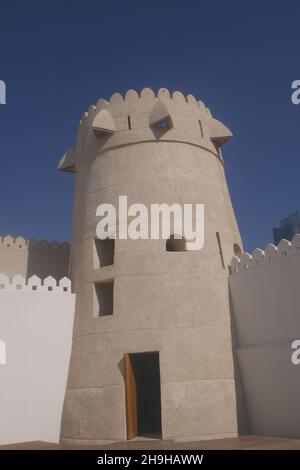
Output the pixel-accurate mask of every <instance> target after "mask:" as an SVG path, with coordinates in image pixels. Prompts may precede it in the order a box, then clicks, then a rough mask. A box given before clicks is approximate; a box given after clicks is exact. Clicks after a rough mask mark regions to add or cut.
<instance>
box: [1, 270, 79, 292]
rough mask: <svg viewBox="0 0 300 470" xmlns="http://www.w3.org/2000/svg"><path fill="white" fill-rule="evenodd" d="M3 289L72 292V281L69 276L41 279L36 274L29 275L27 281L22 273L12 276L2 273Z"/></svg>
mask: <svg viewBox="0 0 300 470" xmlns="http://www.w3.org/2000/svg"><path fill="white" fill-rule="evenodd" d="M2 291H18V292H49V293H51V292H61V293H71V281H70V279H69V278H67V277H63V278H62V279H60V280H59V281H57V280H56V279H54V277H52V276H48V277H46V278H45V279H41V278H40V277H38V276H36V275H33V276H31V277H29V278H28V279H27V281H26V279H25V277H24V276H22V275H21V274H17V275H16V276H13V277H12V278H11V277H9V276H7V275H6V274H4V273H0V292H2Z"/></svg>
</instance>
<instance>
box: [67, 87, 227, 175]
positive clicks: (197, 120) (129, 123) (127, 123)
mask: <svg viewBox="0 0 300 470" xmlns="http://www.w3.org/2000/svg"><path fill="white" fill-rule="evenodd" d="M231 137H232V133H231V132H230V130H229V129H228V128H227V127H226V126H224V125H223V124H222V123H221V122H220V121H218V120H216V119H214V118H213V116H212V115H211V113H210V111H209V109H208V108H207V107H206V106H205V104H204V103H203V102H202V101H198V100H197V99H196V98H195V97H194V96H193V95H190V94H189V95H187V96H184V95H183V94H182V93H181V92H179V91H175V92H174V93H172V94H171V93H170V92H169V90H167V89H166V88H161V89H160V90H159V91H158V92H157V93H154V91H153V90H151V89H150V88H144V89H143V90H142V91H141V93H140V94H138V93H137V92H136V91H135V90H128V91H127V93H126V94H125V96H124V97H123V96H122V95H121V94H120V93H114V94H113V95H112V96H111V97H110V99H109V101H106V100H105V99H103V98H101V99H100V100H99V101H98V102H97V104H96V105H93V106H90V108H89V110H88V111H87V112H85V113H84V114H83V116H82V119H81V121H80V126H79V131H78V136H77V142H76V145H75V147H74V148H72V149H70V150H68V151H67V152H66V153H65V154H64V156H63V157H62V158H61V160H60V163H59V169H60V170H62V171H69V172H75V171H76V170H77V167H78V165H79V164H80V163H81V162H82V161H86V155H89V157H91V158H92V156H93V155H98V154H99V152H101V153H103V152H104V151H107V150H109V149H112V148H117V147H120V146H124V145H130V144H135V143H140V142H155V141H172V142H182V143H189V144H192V145H196V146H199V147H201V148H205V149H206V150H208V151H210V152H211V153H213V154H215V155H216V156H217V157H218V158H219V159H220V160H221V161H222V158H221V155H220V152H219V147H220V146H221V145H223V144H224V143H226V142H227V141H228V140H229V139H230V138H231Z"/></svg>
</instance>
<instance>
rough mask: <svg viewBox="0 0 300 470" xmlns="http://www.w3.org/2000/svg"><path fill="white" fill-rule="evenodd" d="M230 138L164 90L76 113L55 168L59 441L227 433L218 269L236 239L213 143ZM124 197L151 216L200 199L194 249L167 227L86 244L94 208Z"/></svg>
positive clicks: (228, 391)
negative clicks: (64, 282) (68, 223)
mask: <svg viewBox="0 0 300 470" xmlns="http://www.w3.org/2000/svg"><path fill="white" fill-rule="evenodd" d="M231 136H232V134H231V132H230V131H229V130H228V129H227V128H226V127H225V126H224V125H223V124H222V123H220V122H219V121H217V120H216V119H214V118H213V117H212V116H211V114H210V112H209V110H208V109H207V108H206V107H205V105H204V104H203V103H202V102H201V101H197V100H196V99H195V98H194V97H193V96H192V95H188V96H187V97H184V96H183V95H182V94H181V93H180V92H178V91H176V92H175V93H173V95H172V96H170V94H169V92H168V90H166V89H161V90H159V92H158V93H157V94H154V93H153V91H152V90H150V89H149V88H145V89H144V90H143V91H142V92H141V94H140V95H138V94H137V93H136V92H135V91H133V90H130V91H128V92H127V93H126V96H125V98H123V97H122V96H121V95H120V94H119V93H116V94H114V95H113V96H112V97H111V98H110V100H109V102H107V101H105V100H103V99H101V100H100V101H99V102H98V103H97V105H96V106H92V107H91V108H90V109H89V111H88V113H85V114H84V116H83V118H82V121H81V124H80V128H79V132H78V138H77V142H76V146H75V147H74V148H73V149H71V150H69V151H68V152H67V153H66V154H65V155H64V157H63V158H62V159H61V162H60V164H59V169H60V170H63V171H71V172H74V173H75V177H76V189H75V202H74V214H73V239H72V252H71V275H72V282H73V289H74V291H75V293H76V313H75V325H74V337H73V348H72V355H71V363H70V370H69V379H68V386H67V392H66V397H65V404H64V410H63V419H62V431H61V438H62V439H63V440H70V441H71V440H72V441H73V442H74V441H82V442H87V441H93V442H97V441H98V442H100V441H105V440H124V439H127V438H132V437H134V436H135V435H149V434H151V435H161V436H162V437H163V438H165V439H172V438H178V439H195V438H205V437H210V438H212V437H217V436H218V437H219V436H230V435H231V436H234V435H236V433H237V417H236V396H235V378H234V369H233V358H232V342H231V326H230V310H229V295H228V265H229V264H230V261H231V259H232V256H233V255H234V249H235V250H236V249H237V248H236V247H237V246H239V247H241V240H240V235H239V231H238V227H237V223H236V220H235V216H234V212H233V209H232V205H231V201H230V195H229V191H228V188H227V184H226V179H225V174H224V162H223V159H222V155H221V150H220V147H221V146H222V145H223V144H224V143H226V142H227V141H228V140H229V139H230V137H231ZM121 195H122V196H127V199H128V205H130V204H135V203H141V204H144V205H145V206H146V207H147V208H149V212H150V205H151V204H163V203H166V204H169V205H171V204H174V203H177V204H181V205H183V204H193V205H195V204H199V203H200V204H204V211H205V212H204V214H205V215H204V221H205V226H204V246H203V248H202V249H201V250H189V249H187V245H186V244H185V243H184V240H176V238H174V236H173V235H174V234H173V233H170V236H169V239H168V240H167V241H166V240H165V239H162V238H161V239H157V240H153V239H137V240H132V239H119V238H118V237H117V238H116V239H115V240H111V239H106V240H99V239H97V236H96V226H97V223H98V222H99V216H97V215H96V211H97V207H98V206H99V204H101V203H110V204H112V205H113V206H114V207H116V208H118V204H119V202H118V201H119V196H121ZM119 223H120V220H119V219H118V218H117V227H118V224H119ZM171 232H172V231H171ZM234 247H235V248H234Z"/></svg>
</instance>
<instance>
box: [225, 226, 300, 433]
mask: <svg viewBox="0 0 300 470" xmlns="http://www.w3.org/2000/svg"><path fill="white" fill-rule="evenodd" d="M231 267H232V275H231V276H230V291H231V298H232V306H233V313H234V321H235V326H236V330H237V339H238V351H237V352H238V361H239V366H240V371H241V376H242V380H243V386H244V390H245V394H246V400H247V406H248V412H249V418H250V423H251V427H252V432H253V433H254V434H261V435H269V436H270V435H271V436H272V435H273V436H285V437H297V438H300V365H294V364H293V363H292V361H291V356H292V353H293V352H294V349H292V348H291V344H292V342H293V341H294V340H296V339H300V236H299V235H296V236H295V237H294V239H293V241H292V243H289V242H287V241H284V240H282V241H281V242H280V244H279V245H278V248H277V247H275V246H274V245H268V247H267V248H266V250H265V251H263V250H258V249H257V250H255V252H254V253H253V254H252V255H249V254H247V253H245V254H243V255H242V256H241V259H237V258H235V259H234V260H233V262H232V266H231Z"/></svg>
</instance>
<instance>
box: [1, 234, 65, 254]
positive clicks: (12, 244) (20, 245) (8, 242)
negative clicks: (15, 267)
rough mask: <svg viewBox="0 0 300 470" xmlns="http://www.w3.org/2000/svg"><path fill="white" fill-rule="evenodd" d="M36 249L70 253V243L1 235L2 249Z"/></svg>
mask: <svg viewBox="0 0 300 470" xmlns="http://www.w3.org/2000/svg"><path fill="white" fill-rule="evenodd" d="M1 248H7V249H18V250H36V251H44V252H50V253H69V251H70V244H69V243H68V242H64V243H58V242H57V241H53V242H48V241H47V240H33V239H31V240H26V239H25V238H23V237H16V238H13V237H12V236H11V235H6V236H5V237H0V249H1Z"/></svg>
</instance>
